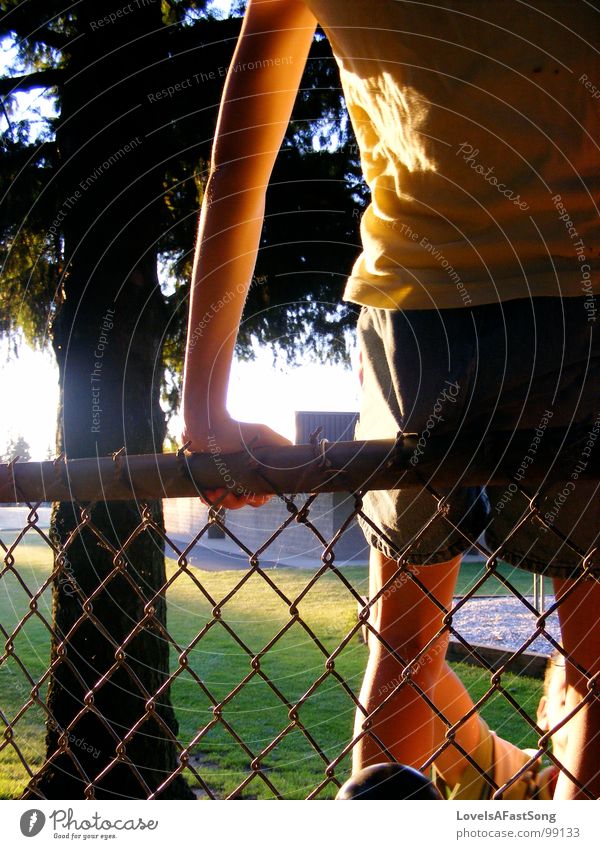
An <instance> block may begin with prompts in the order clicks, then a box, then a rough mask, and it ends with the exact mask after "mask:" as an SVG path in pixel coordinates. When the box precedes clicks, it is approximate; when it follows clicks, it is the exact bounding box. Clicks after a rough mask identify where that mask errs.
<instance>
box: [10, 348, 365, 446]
mask: <svg viewBox="0 0 600 849" xmlns="http://www.w3.org/2000/svg"><path fill="white" fill-rule="evenodd" d="M6 356H7V345H6V342H2V343H0V357H1V362H2V366H1V367H0V397H1V398H2V399H3V403H2V404H1V405H0V433H1V434H2V436H1V442H0V451H2V452H3V451H4V449H5V446H6V443H7V442H8V441H9V440H10V439H11V437H16V436H24V437H25V439H26V440H27V442H28V443H29V445H30V446H31V458H32V460H43V459H45V458H46V456H47V453H48V449H49V448H51V449H52V450H53V447H54V434H55V427H56V410H57V405H58V370H57V368H56V364H55V363H54V361H53V357H52V355H51V354H46V355H44V354H41V353H34V352H33V351H32V350H31V349H30V348H29V347H27V346H26V345H23V346H22V348H21V350H20V354H19V357H18V359H12V360H11V361H10V362H7V361H6ZM358 389H359V387H358V378H357V376H356V369H352V370H350V369H345V368H342V367H341V366H320V365H311V364H309V365H302V366H298V367H295V368H286V369H279V368H274V367H273V365H272V356H271V352H270V351H268V350H265V349H263V350H262V351H261V353H260V355H259V357H258V358H257V360H256V361H255V362H253V363H245V362H243V363H242V362H238V363H235V365H234V368H233V373H232V378H231V383H230V387H229V401H228V407H229V412H230V413H231V415H232V416H234V417H236V418H239V419H241V420H242V421H258V422H264V423H265V424H268V425H269V427H272V428H273V429H274V430H277V431H279V432H280V433H283V434H284V435H285V436H287V437H288V438H289V439H293V438H294V412H295V411H296V410H332V411H333V410H356V409H358ZM179 429H180V424H179V422H178V421H177V420H174V421H173V424H172V428H171V430H172V433H173V435H174V436H177V435H178V433H179Z"/></svg>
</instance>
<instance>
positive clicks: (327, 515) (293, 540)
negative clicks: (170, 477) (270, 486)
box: [163, 493, 367, 565]
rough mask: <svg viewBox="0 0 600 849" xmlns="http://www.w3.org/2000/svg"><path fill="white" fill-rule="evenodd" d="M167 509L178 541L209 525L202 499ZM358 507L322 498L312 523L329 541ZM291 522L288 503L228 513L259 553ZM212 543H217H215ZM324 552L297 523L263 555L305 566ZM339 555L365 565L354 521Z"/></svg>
mask: <svg viewBox="0 0 600 849" xmlns="http://www.w3.org/2000/svg"><path fill="white" fill-rule="evenodd" d="M306 498H307V496H305V495H299V496H297V498H296V499H295V504H296V506H297V507H298V508H300V507H301V506H302V504H304V503H305V500H306ZM163 504H164V509H165V526H166V529H167V534H169V535H171V536H173V538H174V539H179V540H185V541H189V540H190V539H191V538H192V537H193V536H194V534H196V533H198V531H199V530H200V529H201V528H202V526H203V525H204V524H206V522H207V512H208V511H207V508H206V507H205V506H204V505H203V504H202V503H201V502H200V500H199V499H197V498H170V499H165V501H164V502H163ZM353 507H354V502H353V499H352V498H351V497H349V496H348V495H346V494H344V493H323V494H322V495H319V496H318V498H317V499H316V500H315V501H314V502H313V504H312V505H311V508H310V511H309V521H310V522H311V524H313V525H314V526H315V527H316V528H317V529H318V531H319V532H320V533H321V534H322V535H323V537H324V538H325V539H326V540H327V542H329V541H330V540H331V539H332V537H333V536H334V534H335V533H336V531H337V529H338V528H339V527H340V525H341V524H342V522H343V521H344V519H345V518H346V517H347V516H348V515H349V514H350V512H351V511H352V509H353ZM289 517H290V513H289V512H288V510H287V507H286V505H285V503H284V502H283V501H282V500H280V499H279V498H277V497H274V498H273V499H272V500H271V501H270V502H269V503H268V504H266V505H265V506H264V507H260V508H253V507H243V508H242V509H241V510H227V511H226V518H225V524H226V527H227V528H228V529H229V530H230V531H231V532H232V533H233V534H235V536H236V537H238V539H240V541H241V542H242V543H243V544H244V545H245V546H246V547H247V548H248V549H249V550H250V551H253V552H254V551H256V550H258V549H259V548H260V547H261V546H263V545H264V544H265V543H266V542H267V540H268V539H269V537H270V536H271V535H272V534H273V533H274V532H275V530H276V529H277V528H278V527H280V526H281V525H282V524H283V523H284V522H285V521H286V520H287V519H289ZM211 543H214V539H213V540H211ZM322 553H323V544H322V543H321V542H320V541H319V539H318V538H317V537H316V536H315V534H314V533H312V531H311V530H310V529H309V528H307V527H306V526H305V525H304V524H302V523H299V522H297V521H296V520H295V519H292V521H291V522H290V523H289V525H288V526H287V527H286V529H285V530H284V531H283V533H281V534H280V535H279V536H278V537H277V538H276V539H275V540H273V542H272V543H271V544H270V545H269V546H268V548H267V549H266V550H265V552H264V554H263V555H262V556H263V557H264V558H265V559H267V560H271V561H275V562H281V563H282V565H284V564H285V563H288V564H289V565H294V564H296V565H301V564H302V561H303V560H304V561H314V560H319V559H320V557H321V555H322ZM334 555H335V559H336V561H339V562H345V561H349V560H353V561H357V562H366V560H367V551H366V543H365V540H364V537H363V535H362V533H361V531H360V529H359V527H358V525H357V524H356V522H355V521H353V522H352V524H351V526H349V527H348V529H347V530H346V531H345V532H344V534H343V535H342V537H341V538H340V540H339V542H338V543H337V544H336V548H335V551H334Z"/></svg>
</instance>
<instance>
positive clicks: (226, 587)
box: [0, 535, 541, 798]
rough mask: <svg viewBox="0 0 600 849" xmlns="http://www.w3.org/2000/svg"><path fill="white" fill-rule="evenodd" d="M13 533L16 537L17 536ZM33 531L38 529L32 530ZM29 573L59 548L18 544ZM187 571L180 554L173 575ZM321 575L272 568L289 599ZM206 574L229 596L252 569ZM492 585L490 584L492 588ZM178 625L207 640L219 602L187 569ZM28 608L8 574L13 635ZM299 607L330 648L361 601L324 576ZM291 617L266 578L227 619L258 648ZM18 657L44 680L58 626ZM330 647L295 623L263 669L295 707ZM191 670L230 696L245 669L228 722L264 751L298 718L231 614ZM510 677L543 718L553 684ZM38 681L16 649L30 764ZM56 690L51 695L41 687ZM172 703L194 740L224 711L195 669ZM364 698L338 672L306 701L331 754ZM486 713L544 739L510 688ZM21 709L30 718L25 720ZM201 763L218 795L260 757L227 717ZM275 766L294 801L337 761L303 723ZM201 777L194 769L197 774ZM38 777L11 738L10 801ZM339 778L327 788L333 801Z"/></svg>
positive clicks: (346, 671)
mask: <svg viewBox="0 0 600 849" xmlns="http://www.w3.org/2000/svg"><path fill="white" fill-rule="evenodd" d="M6 536H7V535H5V536H4V540H5V542H6ZM28 536H29V535H28ZM17 554H18V557H17V561H16V562H17V565H18V567H19V573H20V575H21V577H22V578H23V580H24V581H25V583H26V584H27V585H28V586H29V587H30V588H32V589H33V588H34V587H39V586H41V584H42V583H43V581H44V580H45V579H46V578H47V576H48V574H49V568H50V561H49V556H48V550H47V548H46V546H45V544H44V543H43V541H41V540H39V538H37V539H36V538H35V537H34V536H33V535H31V541H30V542H27V543H26V544H25V543H23V544H21V545H20V546H19V547H18V549H17ZM478 569H479V571H481V567H478V566H477V564H475V565H470V564H469V565H467V566H466V567H465V568H464V570H463V574H461V580H460V587H459V592H463V591H464V590H465V589H466V588H467V587H469V586H472V585H473V581H474V580H476V579H477V576H478ZM175 570H176V566H175V563H174V562H173V561H168V574H169V575H172V574H173V573H174V571H175ZM312 574H313V572H311V571H309V570H299V569H272V570H270V571H269V572H268V575H269V577H270V578H271V580H272V581H273V582H274V583H275V584H276V585H277V587H279V589H280V590H281V592H282V593H283V594H284V595H285V596H286V598H287V599H289V600H294V599H296V598H297V597H298V595H299V594H300V592H301V591H302V589H303V588H304V587H305V586H306V584H307V582H308V580H309V577H310V575H312ZM194 575H195V576H196V578H197V579H198V580H199V581H200V582H201V583H202V585H203V586H204V587H205V589H206V590H207V591H208V592H209V593H210V594H211V595H212V597H213V598H214V599H216V600H222V599H224V598H225V596H226V595H227V594H228V593H229V592H230V591H231V589H232V588H233V587H234V586H235V585H236V584H237V583H238V582H239V581H240V580H242V578H243V576H244V572H243V571H228V572H205V571H199V570H194ZM344 575H345V576H346V578H347V579H348V580H349V581H350V582H351V584H352V585H353V586H354V587H355V588H356V589H357V591H358V592H359V593H361V594H364V593H366V586H367V573H366V569H365V568H364V567H362V568H361V567H350V568H347V569H345V570H344ZM511 580H513V581H514V583H515V584H516V585H518V586H519V589H520V590H521V591H522V592H526V591H527V589H526V587H525V583H527V582H529V584H530V581H531V579H530V577H529V575H527V574H526V573H523V574H522V575H521V573H517V574H516V575H513V576H512V577H511ZM492 583H493V584H495V585H496V586H495V587H494V590H495V591H496V592H498V591H501V590H502V591H503V588H502V586H501V584H499V582H497V581H495V579H494V580H493V581H488V582H486V586H484V588H483V589H482V591H481V592H482V593H483V594H492V592H493V590H492V586H491V584H492ZM488 584H489V585H490V586H487V585H488ZM167 601H168V628H169V631H170V633H171V635H172V636H173V638H174V639H175V640H176V641H177V643H178V644H179V645H180V646H182V647H184V646H187V645H188V644H189V643H191V642H192V640H193V639H194V638H195V636H196V634H197V633H198V632H199V631H200V630H201V629H202V628H203V626H204V625H205V624H206V623H207V622H209V621H211V618H212V617H211V606H210V604H209V602H208V601H207V600H206V599H205V598H204V597H203V596H202V594H201V593H200V592H199V591H198V589H197V587H196V586H195V584H194V582H193V581H192V579H191V578H190V577H188V576H187V575H185V574H181V575H179V577H178V578H177V579H176V581H175V582H174V584H173V586H172V587H171V588H170V589H169V591H168V594H167ZM27 610H28V598H27V595H26V594H25V592H24V591H23V589H22V588H21V586H20V585H19V583H18V581H17V579H16V578H15V577H14V576H13V575H11V574H6V575H5V576H4V578H2V579H1V580H0V624H1V625H2V628H3V629H4V632H5V633H4V638H3V641H4V640H5V639H6V632H8V633H10V632H11V631H12V629H13V628H14V627H15V625H16V623H17V621H18V620H20V619H21V618H22V617H23V616H24V615H25V613H26V612H27ZM39 610H40V613H41V614H42V615H43V616H45V617H46V618H47V619H48V620H50V617H51V598H50V592H49V590H48V591H46V592H45V593H44V595H43V596H42V598H41V600H40V604H39ZM298 611H299V613H300V616H301V617H302V619H303V620H304V622H305V623H306V624H307V626H308V627H309V628H310V629H311V630H312V631H313V632H314V633H315V634H316V635H317V636H318V638H319V640H320V641H321V642H322V644H323V647H324V649H325V651H326V652H327V653H329V652H332V651H333V650H334V649H335V648H336V646H337V645H338V644H339V643H340V641H341V640H342V638H343V637H344V636H345V635H346V634H347V633H348V631H349V630H350V629H351V628H352V626H353V625H354V624H355V622H356V601H355V600H354V599H353V598H352V596H351V595H350V593H349V592H348V590H347V589H346V588H345V587H344V585H343V583H342V582H341V581H340V580H339V579H338V578H337V577H336V576H335V575H333V574H327V575H324V576H323V577H322V578H321V579H320V580H319V581H318V582H317V583H316V585H315V586H314V587H313V588H312V589H311V590H310V591H309V592H308V593H307V594H306V595H305V596H304V597H303V598H302V599H301V601H299V603H298ZM289 621H290V615H289V610H288V604H287V603H286V602H285V601H284V600H282V599H281V598H279V597H278V596H277V595H276V593H275V592H273V590H272V589H271V588H270V587H269V586H268V584H267V583H266V582H265V580H264V579H263V578H262V577H260V576H258V575H254V576H252V577H251V578H250V579H249V580H248V581H246V583H245V584H244V586H243V587H242V588H241V589H240V590H239V592H237V593H236V594H235V596H234V597H233V598H231V599H230V600H229V601H226V602H225V603H224V604H223V607H222V622H223V623H226V624H227V625H229V626H230V627H231V628H232V629H233V630H234V631H235V632H236V634H238V636H239V637H240V639H241V640H242V641H243V642H244V643H245V645H246V646H247V647H248V649H249V651H250V652H251V653H252V654H254V655H257V654H259V653H260V652H261V651H262V650H263V649H264V647H265V646H266V645H267V644H268V643H269V642H270V641H271V640H272V639H273V638H274V637H275V635H276V634H277V633H278V632H279V631H280V629H281V628H283V626H284V625H285V624H286V623H289ZM14 645H15V654H16V655H17V656H18V657H19V658H20V660H21V661H22V663H23V665H24V666H25V668H26V669H27V670H28V672H29V674H30V675H31V677H32V678H33V679H34V680H38V679H39V677H40V676H41V675H42V673H43V671H44V669H45V668H46V666H47V664H48V657H49V634H48V631H47V629H46V628H45V627H44V625H43V623H42V622H41V620H40V619H39V618H38V617H36V616H33V617H31V618H30V619H29V620H28V621H27V623H26V624H25V626H24V628H23V629H22V630H21V632H20V633H19V634H18V636H17V637H16V639H15V641H14ZM325 657H326V655H325V654H324V653H323V652H322V651H321V650H320V649H319V648H317V646H316V645H315V643H314V642H313V640H312V639H311V637H310V636H309V634H307V632H306V630H305V629H304V628H303V627H302V626H301V625H300V624H299V623H295V624H293V625H292V626H291V627H290V628H289V629H288V630H287V631H286V632H285V634H284V635H283V636H282V637H281V638H280V639H278V640H277V641H276V642H275V644H274V645H273V646H272V647H271V648H270V649H269V651H268V653H267V654H266V655H265V656H264V657H261V662H260V669H261V671H262V673H264V675H265V676H267V677H268V679H269V680H270V681H271V682H272V683H273V685H274V686H275V687H277V688H278V690H279V691H280V692H281V693H282V694H283V695H284V696H285V698H286V699H287V701H288V702H289V704H291V705H293V704H294V703H295V702H296V701H297V700H298V699H300V698H301V696H302V695H303V694H304V693H305V692H306V691H307V690H308V688H309V687H310V686H311V685H312V684H313V682H315V681H316V680H317V679H318V678H319V677H320V676H321V675H322V674H323V672H324V670H325V667H324V661H325ZM366 658H367V650H366V647H365V646H364V645H363V644H362V643H361V642H360V641H359V638H358V636H357V635H354V636H353V638H352V639H351V640H350V641H349V643H348V645H347V646H346V647H345V648H344V650H343V651H342V652H341V653H340V654H339V656H338V657H336V659H335V671H336V672H337V673H339V675H340V676H341V677H342V678H343V679H344V680H345V681H346V682H347V683H348V685H349V686H350V687H351V688H352V689H353V690H354V692H355V693H357V692H358V690H359V687H360V681H361V679H362V675H363V670H364V666H365V663H366ZM171 664H172V668H173V669H177V652H176V651H175V650H174V649H173V650H172V652H171ZM189 666H190V668H191V669H193V670H194V671H195V672H196V673H197V674H198V675H199V676H200V677H201V679H202V681H203V682H204V684H205V685H206V687H207V688H208V690H209V691H210V692H211V693H212V695H213V696H214V698H215V699H216V700H218V701H220V700H222V699H225V697H226V696H227V695H228V694H230V693H231V692H232V691H233V690H234V688H235V687H236V686H237V685H238V684H239V682H240V681H242V680H243V679H244V678H245V677H247V676H250V678H249V680H248V683H247V684H246V686H245V687H244V688H243V689H242V690H241V691H240V692H239V693H238V694H236V695H235V696H234V697H233V698H231V699H230V700H228V701H227V702H226V704H225V705H224V707H223V718H224V719H225V720H226V721H227V722H228V723H229V725H230V726H231V728H232V729H234V730H235V731H236V733H237V734H239V735H240V737H242V738H243V740H244V742H245V743H246V746H247V747H248V749H250V751H251V752H252V754H253V755H254V756H256V755H258V754H259V753H260V752H262V751H263V749H265V747H267V746H268V744H269V743H270V741H271V740H273V739H274V738H275V737H276V736H277V735H278V734H279V733H280V732H282V731H283V730H284V729H286V728H287V727H288V726H289V725H290V721H289V718H288V708H287V706H285V705H283V704H282V702H281V701H280V699H279V698H278V697H277V696H276V695H275V694H274V693H273V691H272V690H271V688H270V687H269V685H268V684H267V683H266V682H265V681H264V680H263V679H262V678H261V677H260V675H259V674H258V673H256V672H254V673H252V668H251V665H250V655H249V654H248V653H247V652H246V651H244V649H243V648H242V647H240V645H239V644H238V643H237V642H236V641H235V640H234V639H233V638H232V637H231V636H230V634H229V633H228V632H227V630H226V628H225V627H223V624H221V623H220V622H215V624H214V626H212V627H211V628H210V629H209V630H208V631H207V633H206V635H205V636H204V637H203V638H202V639H201V640H200V641H199V642H198V643H197V644H196V645H195V646H194V648H193V649H192V650H191V652H190V655H189ZM455 669H456V671H457V672H458V674H459V675H460V676H461V678H462V680H463V681H464V682H465V684H466V686H467V688H468V689H469V691H470V693H471V695H472V696H473V697H474V698H475V699H477V698H479V697H480V696H481V695H482V694H483V693H484V692H485V691H486V690H487V689H488V687H489V675H488V674H486V673H485V672H483V671H482V670H479V669H477V668H474V667H470V666H464V665H460V664H459V665H456V666H455ZM503 683H504V686H505V687H506V689H507V690H508V691H509V692H510V693H511V695H512V696H513V697H514V698H515V699H516V700H517V701H518V702H519V703H520V704H521V705H522V706H523V707H524V708H525V709H526V710H527V711H528V712H529V713H530V714H532V715H534V714H535V708H536V705H537V701H538V698H539V695H540V690H541V682H539V681H536V680H534V679H530V678H525V677H522V676H518V677H517V676H514V675H509V674H507V675H505V676H503ZM30 689H31V685H30V684H29V683H28V681H27V679H26V677H25V675H24V673H23V671H22V669H21V668H20V667H19V665H18V664H17V661H16V660H15V659H14V657H12V656H9V657H8V659H7V660H6V661H5V662H4V663H3V664H2V666H1V667H0V710H1V713H0V722H2V719H3V718H5V720H4V722H3V723H2V726H1V727H2V730H4V727H5V725H6V720H8V721H10V722H11V723H13V724H14V730H15V736H14V741H15V743H16V744H17V745H18V747H19V750H20V752H21V753H22V755H23V757H24V758H25V760H26V761H27V762H28V763H29V764H30V766H32V767H34V768H35V767H37V766H39V765H40V764H41V763H42V757H43V728H44V718H43V713H42V710H41V709H40V708H39V707H37V706H33V707H30V708H29V709H28V710H26V711H25V713H23V714H22V715H20V713H19V712H20V710H21V708H22V706H23V705H24V704H26V703H27V701H28V698H29V692H30ZM41 698H42V699H43V698H44V691H43V690H42V691H41ZM172 700H173V704H174V706H175V710H176V714H177V718H178V721H179V724H180V732H179V739H180V740H181V741H182V743H183V744H184V745H187V744H189V743H190V741H191V740H193V738H194V736H195V735H196V734H197V733H198V732H199V730H200V729H202V728H204V727H205V726H206V725H207V724H208V723H209V722H210V721H211V719H212V716H213V714H212V704H211V702H210V701H209V699H208V698H207V697H206V696H204V695H203V694H202V693H201V691H200V689H199V687H198V685H197V683H196V682H195V681H194V679H193V678H192V676H191V675H190V674H189V673H188V672H185V671H184V672H183V673H182V674H181V675H180V676H179V677H178V678H177V680H176V681H175V683H174V685H173V688H172ZM353 714H354V710H353V704H352V701H351V699H350V698H349V697H348V695H347V694H346V692H345V691H344V689H343V687H342V686H341V685H340V684H339V682H338V681H337V680H336V679H335V677H334V676H333V675H329V676H328V677H327V678H326V679H325V680H324V681H323V682H322V683H321V684H320V686H319V687H318V688H317V690H316V691H315V692H314V694H313V695H312V696H311V697H310V698H309V699H308V701H307V702H306V703H304V704H303V705H302V707H301V708H300V709H299V720H300V722H301V723H302V725H303V726H304V727H305V728H306V729H307V731H308V732H309V733H310V734H311V736H312V737H313V739H314V740H315V741H316V742H317V744H318V745H319V747H320V748H321V750H322V752H323V754H324V756H325V758H326V759H327V760H328V761H329V760H332V759H333V758H335V757H336V756H337V755H338V753H339V752H340V751H341V750H342V748H343V747H344V745H345V744H346V743H347V741H348V740H349V739H350V736H351V729H352V722H353ZM482 715H483V717H484V718H485V719H486V721H487V722H488V723H489V724H490V726H491V727H492V728H494V729H495V730H496V731H498V733H500V734H502V735H503V736H505V737H507V738H508V739H510V740H512V741H513V742H516V743H519V744H520V745H533V744H534V736H533V734H532V733H531V731H530V730H529V728H528V726H527V725H526V723H524V721H523V720H522V719H521V718H520V717H519V716H518V714H516V713H515V711H514V710H513V709H512V707H511V706H510V705H509V704H508V702H507V701H506V700H505V699H504V698H503V697H502V696H501V695H499V694H496V695H495V696H494V697H493V698H492V699H491V700H489V701H488V702H487V703H486V705H485V706H484V708H483V711H482ZM16 717H18V719H17V720H16V722H15V719H16ZM193 753H194V761H193V762H194V765H195V766H196V768H197V770H198V772H200V773H201V774H202V776H203V777H204V778H205V780H206V781H207V782H208V784H209V785H210V787H211V788H212V789H213V791H214V792H215V793H216V794H217V795H219V796H226V795H227V794H228V793H231V792H232V790H233V789H234V788H235V787H236V786H237V785H238V784H239V783H240V782H241V781H242V780H243V778H244V777H245V776H247V775H248V774H249V762H250V756H249V755H248V754H247V753H246V752H244V751H243V750H242V748H241V747H240V746H239V745H238V743H236V742H235V740H234V739H233V738H232V736H231V735H230V734H229V732H228V731H227V730H226V728H225V727H224V725H223V724H221V723H219V724H217V725H216V726H215V727H213V728H211V729H210V730H209V731H208V732H207V733H206V735H205V736H204V737H203V738H202V740H201V741H200V742H199V743H198V745H197V746H196V747H195V748H194V750H193ZM262 764H263V768H264V771H265V773H266V774H267V775H269V777H270V778H271V780H272V781H273V783H274V784H275V786H276V787H277V788H278V789H279V791H280V793H281V794H282V795H283V796H285V797H289V798H303V797H305V796H306V795H307V794H308V793H309V792H310V790H311V789H312V788H314V787H315V786H316V785H317V784H318V783H319V782H320V781H321V780H323V778H324V767H325V763H324V761H323V759H322V758H320V757H319V756H318V755H317V754H316V753H315V751H314V749H313V748H312V746H311V745H310V744H309V743H308V742H307V740H306V738H305V736H304V735H303V734H302V732H301V731H300V730H299V729H298V728H292V729H291V730H290V732H289V733H288V734H286V735H285V736H284V737H283V739H282V740H281V741H280V743H279V744H278V745H277V746H276V748H275V749H274V750H271V751H270V752H269V753H268V754H266V756H265V757H264V759H263V761H262ZM348 771H349V758H346V760H345V761H344V762H342V763H341V764H340V766H339V768H338V771H337V774H338V775H339V776H340V777H341V778H344V777H345V776H346V775H347V773H348ZM188 775H189V778H190V781H191V782H192V783H193V782H194V779H193V776H192V775H191V773H190V774H188ZM26 780H27V773H26V770H25V768H24V766H23V765H22V763H21V761H20V759H19V756H18V754H17V751H16V749H15V748H14V747H13V746H12V745H11V744H10V742H5V743H4V745H3V748H2V750H1V751H0V797H1V798H14V797H18V795H19V793H20V792H21V790H22V788H23V786H24V784H25V783H26ZM334 792H335V790H334V788H333V786H332V787H331V788H328V789H327V790H326V791H325V793H324V794H323V795H324V797H325V798H327V797H331V796H332V795H333V794H334ZM271 795H272V794H271V791H270V790H268V788H267V787H266V785H265V784H264V783H263V782H262V781H261V780H260V779H256V778H255V779H253V780H252V781H251V782H250V784H249V785H248V786H247V790H246V796H247V797H261V798H262V797H270V796H271Z"/></svg>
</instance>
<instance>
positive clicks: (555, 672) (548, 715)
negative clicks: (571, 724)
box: [537, 650, 568, 761]
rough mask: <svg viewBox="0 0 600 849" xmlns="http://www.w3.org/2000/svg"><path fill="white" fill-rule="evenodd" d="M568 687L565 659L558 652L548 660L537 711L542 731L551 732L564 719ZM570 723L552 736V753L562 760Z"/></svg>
mask: <svg viewBox="0 0 600 849" xmlns="http://www.w3.org/2000/svg"><path fill="white" fill-rule="evenodd" d="M566 694H567V685H566V677H565V659H564V657H563V656H562V655H561V654H560V652H558V651H556V650H555V651H554V652H553V653H552V654H551V656H550V657H549V658H548V664H547V666H546V675H545V677H544V695H543V696H542V698H541V699H540V703H539V705H538V709H537V723H538V725H539V727H540V728H541V729H542V731H550V729H551V728H554V727H555V726H556V725H558V723H559V722H561V720H562V719H564V717H565V714H566V712H567V711H566V705H565V699H566ZM567 736H568V723H567V725H564V726H563V727H562V728H560V729H559V730H558V731H557V732H556V734H553V735H552V738H551V739H552V751H553V752H554V754H555V755H556V757H557V758H558V760H559V761H560V760H561V757H562V755H563V754H564V751H565V748H566V745H567Z"/></svg>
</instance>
